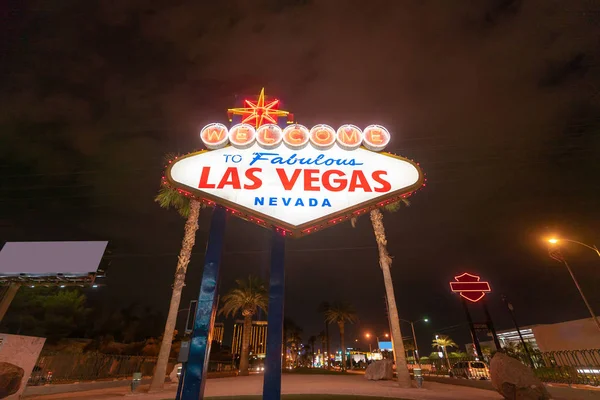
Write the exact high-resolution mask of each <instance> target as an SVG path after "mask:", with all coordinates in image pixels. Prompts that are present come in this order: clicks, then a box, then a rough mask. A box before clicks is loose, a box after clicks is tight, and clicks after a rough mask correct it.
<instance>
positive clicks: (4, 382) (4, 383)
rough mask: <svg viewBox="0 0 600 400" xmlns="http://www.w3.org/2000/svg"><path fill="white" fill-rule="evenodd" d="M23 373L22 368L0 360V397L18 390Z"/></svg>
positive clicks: (2, 397)
mask: <svg viewBox="0 0 600 400" xmlns="http://www.w3.org/2000/svg"><path fill="white" fill-rule="evenodd" d="M24 374H25V371H24V370H23V368H21V367H18V366H16V365H14V364H10V363H7V362H0V399H4V398H6V397H8V396H10V395H12V394H15V393H17V392H18V391H19V388H20V387H21V380H22V379H23V375H24Z"/></svg>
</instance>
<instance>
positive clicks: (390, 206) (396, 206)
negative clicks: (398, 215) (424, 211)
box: [383, 197, 410, 212]
mask: <svg viewBox="0 0 600 400" xmlns="http://www.w3.org/2000/svg"><path fill="white" fill-rule="evenodd" d="M402 206H405V207H410V201H408V199H405V198H404V197H402V198H401V199H400V200H398V201H395V202H393V203H390V204H388V205H385V206H383V209H384V210H385V211H388V212H396V211H398V210H400V208H401V207H402Z"/></svg>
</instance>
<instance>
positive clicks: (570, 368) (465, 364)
mask: <svg viewBox="0 0 600 400" xmlns="http://www.w3.org/2000/svg"><path fill="white" fill-rule="evenodd" d="M511 356H513V357H515V358H517V359H519V360H520V361H521V362H522V363H523V364H525V365H527V366H529V365H530V364H529V359H528V358H527V356H526V355H525V354H523V353H517V354H511ZM531 356H532V361H533V364H534V366H535V368H534V373H535V374H536V376H537V377H538V378H540V380H542V381H543V382H555V383H568V384H584V385H592V386H600V349H593V350H564V351H550V352H544V353H542V352H539V351H534V352H533V354H532V355H531ZM484 361H485V362H486V364H487V365H489V359H487V358H486V359H485V360H484ZM474 362H476V360H475V358H472V357H464V358H454V357H449V359H445V358H441V359H427V358H426V357H424V358H423V359H421V367H422V370H423V375H425V376H427V375H441V376H452V377H456V378H465V377H466V378H473V379H477V378H486V377H489V373H488V372H487V371H486V370H484V369H482V368H478V367H481V366H480V365H473V363H474ZM409 367H414V365H409ZM469 370H471V371H469Z"/></svg>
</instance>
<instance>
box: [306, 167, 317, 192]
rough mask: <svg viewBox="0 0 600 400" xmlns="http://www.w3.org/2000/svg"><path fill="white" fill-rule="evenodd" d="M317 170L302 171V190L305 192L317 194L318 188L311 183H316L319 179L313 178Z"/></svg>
mask: <svg viewBox="0 0 600 400" xmlns="http://www.w3.org/2000/svg"><path fill="white" fill-rule="evenodd" d="M318 173H319V170H318V169H305V170H304V190H306V191H307V192H318V191H319V190H320V188H319V187H318V186H314V185H313V182H318V181H319V177H318V176H314V175H315V174H318Z"/></svg>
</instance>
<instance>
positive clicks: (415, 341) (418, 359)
mask: <svg viewBox="0 0 600 400" xmlns="http://www.w3.org/2000/svg"><path fill="white" fill-rule="evenodd" d="M400 321H404V322H408V323H409V324H410V328H411V329H412V334H413V342H414V344H415V358H416V361H417V363H418V364H419V368H421V361H420V357H419V346H418V345H417V335H415V322H421V321H423V322H429V318H421V319H418V320H416V321H409V320H406V319H402V318H400Z"/></svg>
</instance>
